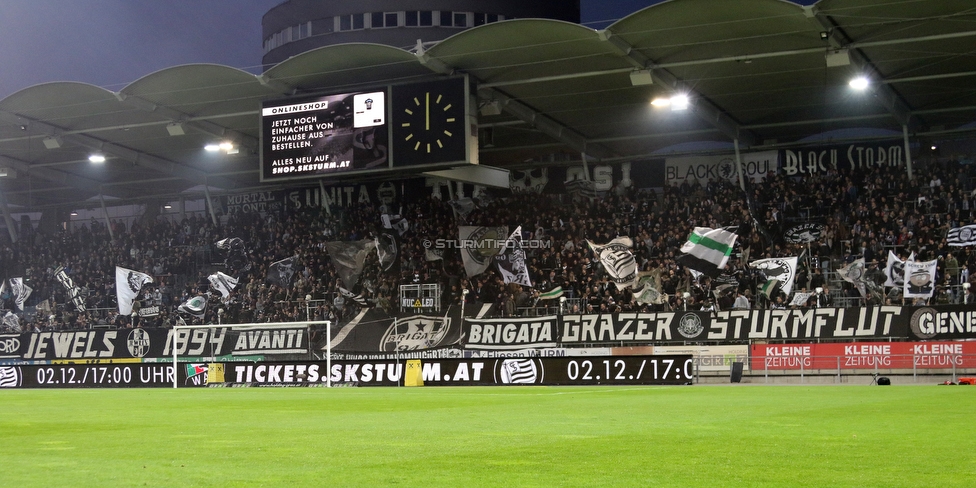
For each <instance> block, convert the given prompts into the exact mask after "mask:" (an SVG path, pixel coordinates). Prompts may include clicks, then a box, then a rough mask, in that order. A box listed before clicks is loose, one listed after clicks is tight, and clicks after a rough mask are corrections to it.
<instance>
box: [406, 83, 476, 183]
mask: <svg viewBox="0 0 976 488" xmlns="http://www.w3.org/2000/svg"><path fill="white" fill-rule="evenodd" d="M463 81H464V80H463V79H450V80H440V81H436V82H428V83H421V84H415V85H406V86H402V87H396V88H395V89H394V90H395V91H394V106H393V132H394V134H393V138H394V141H395V143H396V146H395V147H396V150H397V151H396V152H395V153H394V164H395V165H396V166H402V165H421V164H433V163H441V162H451V161H463V160H464V159H465V152H464V139H465V136H464V101H465V90H464V84H463Z"/></svg>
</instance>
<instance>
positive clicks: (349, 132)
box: [261, 76, 478, 182]
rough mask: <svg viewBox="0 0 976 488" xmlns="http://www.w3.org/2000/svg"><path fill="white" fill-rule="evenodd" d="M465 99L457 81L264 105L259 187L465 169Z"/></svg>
mask: <svg viewBox="0 0 976 488" xmlns="http://www.w3.org/2000/svg"><path fill="white" fill-rule="evenodd" d="M469 96H470V93H469V89H468V80H467V77H465V76H457V77H450V78H441V79H436V80H431V81H423V82H416V83H403V84H396V85H391V86H385V87H379V88H376V89H373V90H363V91H358V92H350V93H339V94H330V95H316V96H303V97H292V98H286V99H277V100H268V101H265V102H263V103H262V107H261V181H262V182H277V181H280V180H292V179H305V178H322V177H328V176H333V175H349V174H360V173H376V172H383V171H389V170H391V169H398V168H404V169H409V170H410V171H411V172H415V171H419V170H422V169H429V168H443V167H448V166H460V165H464V164H469V163H472V162H473V161H476V160H477V151H478V148H477V139H476V138H474V137H472V134H473V133H475V132H474V130H473V129H472V127H471V125H472V123H473V122H472V121H473V119H472V117H471V114H470V113H469V109H468V105H469V104H468V98H469ZM475 164H476V163H475Z"/></svg>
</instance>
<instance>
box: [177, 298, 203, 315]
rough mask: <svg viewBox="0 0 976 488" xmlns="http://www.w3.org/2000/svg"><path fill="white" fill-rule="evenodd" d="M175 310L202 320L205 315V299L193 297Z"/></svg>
mask: <svg viewBox="0 0 976 488" xmlns="http://www.w3.org/2000/svg"><path fill="white" fill-rule="evenodd" d="M176 310H177V311H179V312H182V313H186V314H190V315H192V316H194V317H197V318H201V319H202V318H203V316H204V315H205V314H206V313H207V297H206V296H204V295H198V296H195V297H193V298H191V299H189V300H187V301H186V302H184V303H183V304H182V305H180V306H179V307H177V308H176Z"/></svg>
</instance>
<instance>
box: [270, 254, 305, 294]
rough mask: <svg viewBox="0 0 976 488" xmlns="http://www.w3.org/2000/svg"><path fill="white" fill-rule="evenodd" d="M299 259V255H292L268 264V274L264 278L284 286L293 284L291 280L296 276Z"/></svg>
mask: <svg viewBox="0 0 976 488" xmlns="http://www.w3.org/2000/svg"><path fill="white" fill-rule="evenodd" d="M297 260H298V256H292V257H290V258H285V259H282V260H281V261H275V262H273V263H271V265H270V266H268V274H267V276H265V277H264V280H265V281H267V282H269V283H271V284H274V285H278V286H280V287H282V288H288V287H289V286H291V280H292V278H293V277H294V276H295V267H296V266H297V265H296V261H297Z"/></svg>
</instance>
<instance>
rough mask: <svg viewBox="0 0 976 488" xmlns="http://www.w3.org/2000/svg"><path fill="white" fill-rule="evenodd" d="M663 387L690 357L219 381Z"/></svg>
mask: <svg viewBox="0 0 976 488" xmlns="http://www.w3.org/2000/svg"><path fill="white" fill-rule="evenodd" d="M410 363H412V364H413V366H412V367H414V368H416V369H417V372H416V373H414V374H417V375H418V376H419V378H415V379H419V380H421V382H422V383H423V385H424V386H466V385H480V386H489V385H666V384H685V383H690V382H691V381H692V379H693V378H694V374H695V365H694V361H693V360H692V358H691V355H687V354H684V355H667V356H593V357H557V358H553V357H534V358H498V359H474V358H468V359H430V360H428V359H414V360H407V361H393V360H390V361H341V362H336V361H333V363H332V369H331V374H330V373H329V371H330V370H329V369H328V366H327V364H326V363H325V362H321V361H319V362H288V363H225V364H224V381H225V382H227V383H231V384H242V385H248V386H321V385H325V384H326V383H327V382H328V379H329V377H330V376H331V380H332V384H333V385H338V386H403V385H404V383H405V380H406V378H407V376H408V375H409V374H410V373H409V372H408V369H410V368H411V365H410Z"/></svg>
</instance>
